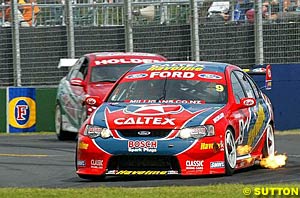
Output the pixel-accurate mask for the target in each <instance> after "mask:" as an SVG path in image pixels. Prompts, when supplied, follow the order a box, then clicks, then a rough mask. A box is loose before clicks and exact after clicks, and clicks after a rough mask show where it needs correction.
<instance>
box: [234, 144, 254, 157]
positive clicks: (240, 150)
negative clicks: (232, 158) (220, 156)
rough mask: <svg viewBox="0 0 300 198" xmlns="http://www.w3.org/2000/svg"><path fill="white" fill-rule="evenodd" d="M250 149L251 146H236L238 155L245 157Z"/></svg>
mask: <svg viewBox="0 0 300 198" xmlns="http://www.w3.org/2000/svg"><path fill="white" fill-rule="evenodd" d="M251 148H252V147H251V146H249V145H245V146H238V147H237V148H236V150H237V153H238V154H239V155H245V154H248V153H250V151H251Z"/></svg>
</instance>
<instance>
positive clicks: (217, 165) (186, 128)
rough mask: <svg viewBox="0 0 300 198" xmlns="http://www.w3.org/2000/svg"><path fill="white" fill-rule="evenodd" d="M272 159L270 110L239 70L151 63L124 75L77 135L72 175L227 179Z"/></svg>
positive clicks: (197, 64)
mask: <svg viewBox="0 0 300 198" xmlns="http://www.w3.org/2000/svg"><path fill="white" fill-rule="evenodd" d="M270 71H271V70H270V66H268V67H267V69H266V70H265V72H264V73H265V75H266V83H267V85H268V88H270V85H271V72H270ZM86 100H87V102H89V103H90V104H95V105H96V106H97V105H98V104H99V103H101V101H100V100H99V98H98V97H94V96H90V97H88V98H87V99H86ZM274 152H275V142H274V116H273V110H272V105H271V102H270V100H269V99H268V97H267V96H266V95H265V94H264V93H263V92H262V90H261V89H260V88H258V86H257V84H256V83H255V82H254V80H253V79H252V78H251V77H250V76H249V75H248V74H247V73H246V72H244V71H243V70H242V69H241V68H240V67H238V66H235V65H231V64H226V63H216V62H201V61H200V62H190V61H188V62H184V61H179V62H172V61H171V62H162V63H149V64H142V65H139V66H136V67H134V68H132V69H131V70H129V71H128V72H127V73H126V74H124V75H123V76H122V78H120V79H119V81H118V82H117V83H116V84H115V85H114V87H113V88H112V90H111V91H110V92H109V94H108V95H107V97H106V98H105V100H104V102H103V103H102V104H101V106H99V107H98V108H97V110H95V111H94V113H93V114H92V115H91V116H90V117H89V119H87V120H86V121H85V122H84V124H83V125H82V127H81V128H80V131H79V136H78V142H77V148H76V173H77V174H78V176H79V177H81V178H85V179H101V178H103V177H105V176H107V175H117V176H121V175H123V176H124V175H126V176H128V175H184V176H186V175H208V174H224V175H232V174H233V173H234V171H235V170H237V169H242V168H246V167H250V166H253V165H255V164H257V163H256V162H259V160H261V159H263V158H265V157H267V156H269V155H274Z"/></svg>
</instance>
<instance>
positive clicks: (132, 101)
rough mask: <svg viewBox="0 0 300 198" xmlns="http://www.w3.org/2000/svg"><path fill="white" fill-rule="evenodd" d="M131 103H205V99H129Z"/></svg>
mask: <svg viewBox="0 0 300 198" xmlns="http://www.w3.org/2000/svg"><path fill="white" fill-rule="evenodd" d="M125 102H129V103H168V104H205V101H204V100H128V101H126V100H125Z"/></svg>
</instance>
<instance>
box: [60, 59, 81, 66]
mask: <svg viewBox="0 0 300 198" xmlns="http://www.w3.org/2000/svg"><path fill="white" fill-rule="evenodd" d="M77 60H78V59H76V58H61V59H60V60H59V63H58V66H57V68H61V67H71V66H73V65H74V64H75V63H76V61H77Z"/></svg>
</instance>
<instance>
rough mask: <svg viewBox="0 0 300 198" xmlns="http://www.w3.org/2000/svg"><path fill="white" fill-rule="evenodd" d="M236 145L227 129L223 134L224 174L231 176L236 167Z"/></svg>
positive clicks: (231, 133)
mask: <svg viewBox="0 0 300 198" xmlns="http://www.w3.org/2000/svg"><path fill="white" fill-rule="evenodd" d="M236 156H237V153H236V145H235V141H234V136H233V132H232V131H231V130H230V129H227V130H226V132H225V174H226V175H232V174H233V173H234V169H235V166H236Z"/></svg>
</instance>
